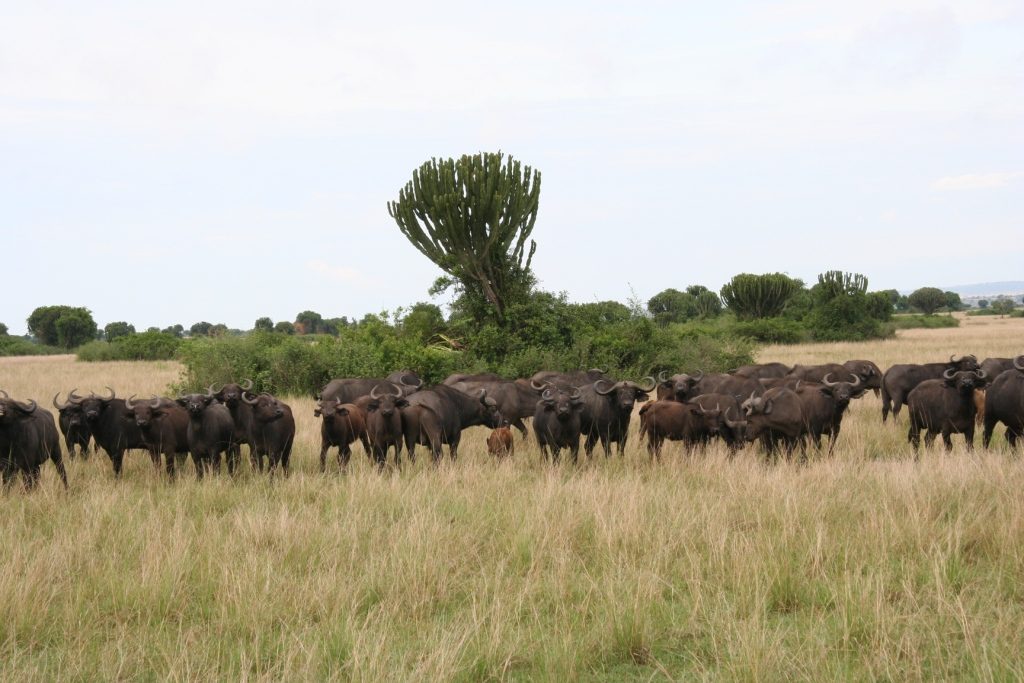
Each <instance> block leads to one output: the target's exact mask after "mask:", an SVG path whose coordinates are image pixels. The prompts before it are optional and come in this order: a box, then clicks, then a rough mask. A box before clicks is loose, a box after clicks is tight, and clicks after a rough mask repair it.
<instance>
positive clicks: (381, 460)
mask: <svg viewBox="0 0 1024 683" xmlns="http://www.w3.org/2000/svg"><path fill="white" fill-rule="evenodd" d="M391 386H392V388H393V389H394V391H393V392H380V391H378V390H377V388H376V387H374V388H373V389H371V390H370V395H369V396H366V397H363V398H362V399H360V400H359V401H357V402H356V405H357V406H359V407H361V408H363V410H365V411H366V438H367V441H368V442H369V445H370V448H369V450H368V451H367V452H368V453H369V454H370V457H371V458H372V459H373V461H374V462H376V463H377V467H378V468H379V469H383V468H384V465H385V464H386V463H387V460H388V450H389V449H390V448H391V447H394V449H395V466H396V467H401V465H402V439H403V437H404V434H403V432H402V428H403V426H404V421H405V417H406V416H405V413H404V409H406V408H408V407H409V401H408V400H407V399H406V398H405V396H404V395H403V393H402V387H400V386H398V385H397V384H392V385H391ZM414 412H416V411H414ZM420 412H426V413H429V412H430V410H429V409H428V408H422V411H420ZM419 418H421V415H415V416H413V415H410V420H413V419H415V420H416V428H415V431H416V433H417V434H419V431H420V429H421V427H422V428H423V429H425V430H427V431H429V432H430V434H431V435H432V436H433V437H434V439H435V442H436V443H437V447H438V455H440V448H441V445H440V444H441V441H440V440H441V435H440V425H439V421H438V420H437V418H436V416H434V415H433V414H430V415H427V416H426V417H425V418H422V419H419ZM421 422H424V423H425V424H424V425H421V424H420V423H421ZM410 429H411V430H412V427H410ZM409 459H410V460H415V453H413V451H409Z"/></svg>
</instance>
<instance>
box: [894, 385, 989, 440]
mask: <svg viewBox="0 0 1024 683" xmlns="http://www.w3.org/2000/svg"><path fill="white" fill-rule="evenodd" d="M985 381H986V375H985V374H984V373H983V372H981V371H980V370H976V371H960V372H956V371H954V370H952V369H947V370H946V371H945V372H944V373H943V375H942V379H927V380H924V381H923V382H921V383H920V384H918V385H917V386H916V387H914V389H913V390H912V391H911V392H910V395H909V396H907V410H908V411H909V412H910V431H909V432H908V433H907V440H908V441H910V444H911V445H912V446H913V447H914V450H915V451H917V450H918V448H920V446H921V432H922V431H925V430H927V434H925V437H924V443H925V446H931V445H932V442H934V441H935V437H936V435H938V434H942V443H943V444H945V446H946V450H947V451H948V450H952V449H953V439H952V438H951V435H952V434H963V435H964V440H965V442H966V444H967V450H972V449H973V448H974V411H975V410H976V406H975V403H974V390H975V389H979V388H981V387H984V386H985Z"/></svg>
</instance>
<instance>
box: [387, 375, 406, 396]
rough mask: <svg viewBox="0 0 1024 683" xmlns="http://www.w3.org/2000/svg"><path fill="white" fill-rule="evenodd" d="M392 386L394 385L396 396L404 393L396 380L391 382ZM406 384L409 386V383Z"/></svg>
mask: <svg viewBox="0 0 1024 683" xmlns="http://www.w3.org/2000/svg"><path fill="white" fill-rule="evenodd" d="M399 379H401V378H399ZM391 386H393V387H394V388H395V393H394V396H395V398H398V397H399V396H401V395H402V387H400V386H398V385H397V384H395V383H394V382H392V383H391ZM406 386H409V385H408V384H407V385H406Z"/></svg>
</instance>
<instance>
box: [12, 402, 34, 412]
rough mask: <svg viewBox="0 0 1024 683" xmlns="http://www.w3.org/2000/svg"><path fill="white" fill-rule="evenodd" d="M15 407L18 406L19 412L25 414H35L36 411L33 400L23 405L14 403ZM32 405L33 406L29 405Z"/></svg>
mask: <svg viewBox="0 0 1024 683" xmlns="http://www.w3.org/2000/svg"><path fill="white" fill-rule="evenodd" d="M12 403H14V405H16V406H18V410H21V411H22V412H25V413H34V412H35V410H36V402H35V401H33V400H32V399H29V400H28V403H22V402H21V401H12ZM29 404H31V405H29Z"/></svg>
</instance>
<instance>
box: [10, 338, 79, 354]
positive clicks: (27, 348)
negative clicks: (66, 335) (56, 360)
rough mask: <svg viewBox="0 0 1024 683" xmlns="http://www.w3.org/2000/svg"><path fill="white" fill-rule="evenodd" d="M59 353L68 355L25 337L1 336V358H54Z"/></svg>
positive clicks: (65, 351) (61, 350) (64, 350)
mask: <svg viewBox="0 0 1024 683" xmlns="http://www.w3.org/2000/svg"><path fill="white" fill-rule="evenodd" d="M59 353H67V350H66V349H62V348H58V347H56V346H46V345H45V344H37V343H35V342H34V341H32V340H30V339H25V338H24V337H10V336H7V335H4V336H0V356H52V355H55V354H59Z"/></svg>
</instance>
